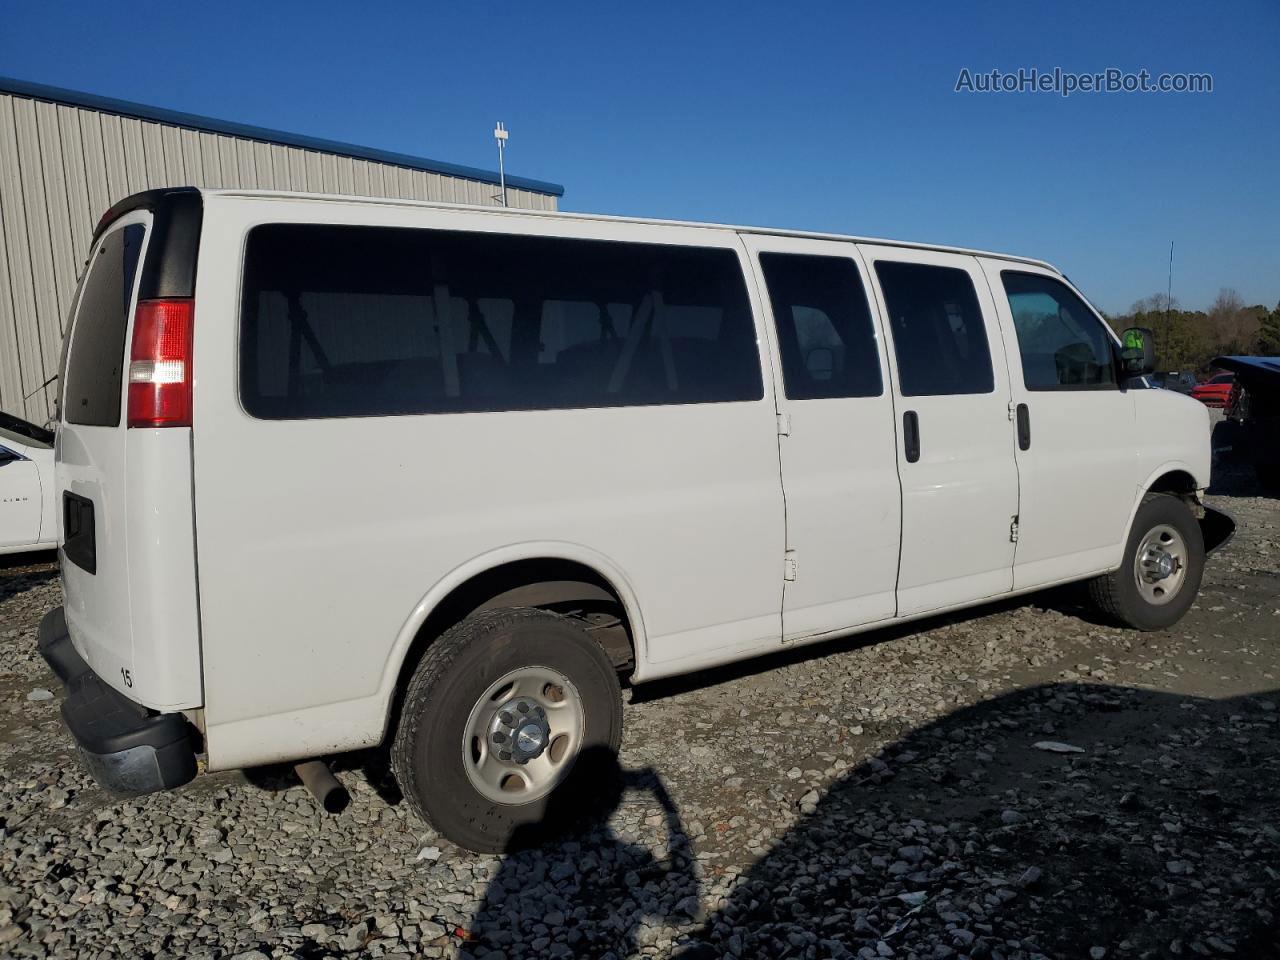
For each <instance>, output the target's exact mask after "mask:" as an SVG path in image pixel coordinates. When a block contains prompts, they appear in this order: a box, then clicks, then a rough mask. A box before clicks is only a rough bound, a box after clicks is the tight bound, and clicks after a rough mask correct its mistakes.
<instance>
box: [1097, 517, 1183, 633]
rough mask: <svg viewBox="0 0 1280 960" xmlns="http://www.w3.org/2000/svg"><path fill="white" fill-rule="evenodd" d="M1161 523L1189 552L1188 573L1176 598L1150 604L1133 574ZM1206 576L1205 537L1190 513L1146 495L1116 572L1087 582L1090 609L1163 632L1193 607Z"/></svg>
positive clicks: (1139, 626) (1144, 627)
mask: <svg viewBox="0 0 1280 960" xmlns="http://www.w3.org/2000/svg"><path fill="white" fill-rule="evenodd" d="M1161 525H1167V526H1170V527H1173V528H1174V530H1176V531H1177V532H1178V534H1179V535H1180V536H1181V537H1182V539H1183V542H1184V543H1185V544H1186V548H1187V560H1186V570H1185V574H1184V576H1183V580H1182V583H1181V586H1179V588H1178V592H1177V594H1176V595H1175V596H1174V597H1173V598H1172V599H1170V600H1168V601H1167V602H1165V603H1161V604H1156V603H1152V602H1149V601H1148V600H1147V599H1146V598H1145V597H1144V596H1143V595H1142V592H1141V591H1140V590H1139V589H1138V583H1137V578H1136V577H1135V575H1134V566H1135V562H1136V554H1137V552H1138V548H1139V546H1140V545H1141V544H1142V541H1143V539H1144V538H1145V537H1146V536H1147V534H1148V533H1150V532H1151V531H1152V530H1154V529H1155V528H1156V527H1158V526H1161ZM1203 576H1204V537H1203V535H1202V534H1201V532H1200V524H1199V523H1198V522H1197V521H1196V518H1195V517H1194V516H1193V515H1192V513H1191V509H1190V508H1189V507H1188V506H1187V505H1186V503H1184V502H1183V501H1182V500H1180V499H1178V498H1177V497H1173V496H1169V495H1168V494H1163V493H1149V494H1147V495H1146V497H1144V498H1143V500H1142V503H1141V504H1140V505H1139V506H1138V512H1137V515H1136V516H1134V518H1133V528H1132V529H1131V530H1130V531H1129V540H1128V542H1127V543H1126V544H1125V548H1124V559H1123V560H1122V561H1121V563H1120V569H1118V570H1115V571H1113V572H1112V573H1108V574H1104V575H1103V576H1101V577H1097V578H1095V579H1094V580H1091V581H1090V582H1089V595H1090V597H1091V598H1092V600H1093V603H1094V605H1095V606H1096V607H1097V608H1098V609H1099V610H1100V611H1101V612H1102V613H1103V614H1104V615H1105V616H1107V617H1109V618H1111V619H1112V620H1116V621H1118V622H1120V623H1122V624H1124V625H1125V626H1129V627H1133V628H1134V629H1136V630H1164V629H1166V628H1168V627H1171V626H1173V625H1174V624H1175V623H1177V622H1178V621H1179V620H1181V619H1182V617H1183V615H1184V614H1185V613H1186V612H1187V610H1189V609H1190V608H1191V604H1193V603H1194V602H1195V599H1196V594H1197V593H1198V592H1199V590H1200V580H1201V578H1202V577H1203Z"/></svg>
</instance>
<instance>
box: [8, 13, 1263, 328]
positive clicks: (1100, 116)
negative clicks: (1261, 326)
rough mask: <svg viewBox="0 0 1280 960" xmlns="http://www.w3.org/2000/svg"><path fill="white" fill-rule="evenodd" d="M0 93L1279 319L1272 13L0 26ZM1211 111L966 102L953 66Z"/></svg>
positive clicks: (270, 19)
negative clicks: (476, 170) (1027, 267)
mask: <svg viewBox="0 0 1280 960" xmlns="http://www.w3.org/2000/svg"><path fill="white" fill-rule="evenodd" d="M0 14H2V15H3V22H4V24H5V29H4V30H3V31H0V74H5V75H9V76H14V77H18V78H21V79H25V80H32V81H36V82H42V83H49V84H53V85H57V86H64V87H70V88H73V89H78V90H84V91H88V92H91V93H97V94H102V95H105V96H113V97H120V98H123V99H129V100H138V101H142V102H144V103H149V104H154V105H157V106H163V107H169V108H172V109H177V110H184V111H188V112H192V113H201V114H207V115H210V116H214V117H219V118H223V119H228V120H237V121H241V122H244V123H252V124H258V125H262V126H268V127H275V128H279V129H283V130H289V131H293V132H297V133H303V134H310V135H313V136H320V137H329V138H333V139H338V140H346V141H351V142H356V143H362V144H367V145H370V146H375V147H381V148H384V149H390V150H399V151H404V152H409V153H416V154H421V155H424V156H428V157H433V158H436V159H441V160H449V161H453V162H457V163H465V164H471V165H476V166H483V167H486V168H492V167H494V166H496V157H495V153H494V147H493V140H492V135H491V131H492V128H493V122H494V121H495V120H498V119H501V120H503V121H504V122H505V123H506V125H507V127H508V128H509V129H510V130H511V141H510V150H509V153H508V158H509V163H508V166H509V169H510V170H511V171H512V172H514V173H518V174H522V175H525V176H530V177H537V178H541V179H547V180H553V181H556V182H559V183H563V184H565V186H566V188H567V192H566V195H565V197H564V200H563V208H564V209H570V210H589V211H598V212H607V213H620V214H635V215H641V216H658V217H673V218H678V219H692V220H719V221H730V222H736V223H752V224H766V225H774V226H787V227H801V228H809V229H818V230H832V231H839V232H847V233H857V234H865V235H871V236H887V237H896V238H903V239H912V240H925V241H934V242H940V243H951V244H959V245H965V246H976V247H982V248H986V249H995V250H1008V251H1012V252H1017V253H1024V254H1028V255H1031V256H1037V257H1042V258H1044V259H1047V260H1051V261H1053V262H1054V263H1056V264H1057V265H1059V266H1060V267H1062V268H1063V269H1064V270H1065V271H1066V272H1067V273H1068V275H1070V276H1071V277H1072V279H1073V280H1075V281H1076V282H1077V283H1078V284H1079V285H1080V286H1081V287H1082V288H1083V289H1084V290H1085V292H1086V293H1088V294H1089V295H1090V297H1091V299H1093V300H1094V302H1095V303H1097V304H1098V305H1099V306H1100V307H1102V308H1103V309H1104V310H1109V311H1117V310H1124V309H1126V308H1127V307H1128V306H1129V305H1130V304H1131V303H1132V302H1133V301H1134V300H1135V299H1137V298H1139V297H1142V296H1147V295H1149V294H1151V293H1155V292H1158V291H1163V290H1164V287H1165V273H1166V269H1167V262H1168V252H1169V242H1170V241H1171V240H1172V241H1174V243H1175V259H1174V278H1173V280H1174V296H1175V297H1177V298H1178V299H1179V300H1180V301H1181V302H1182V303H1183V304H1184V305H1186V306H1189V307H1203V306H1206V305H1207V304H1208V303H1209V302H1210V301H1211V300H1212V299H1213V297H1214V296H1215V295H1216V294H1217V292H1218V289H1219V288H1220V287H1234V288H1235V289H1236V290H1238V291H1239V293H1240V294H1241V296H1242V297H1243V298H1244V299H1245V301H1246V302H1247V303H1255V302H1262V303H1266V304H1268V305H1274V304H1275V303H1276V302H1277V301H1278V300H1280V182H1278V181H1277V171H1280V60H1278V59H1277V55H1276V49H1277V41H1278V40H1280V4H1277V3H1276V2H1275V0H1245V2H1239V3H1223V4H1208V3H1203V2H1195V3H1192V2H1181V0H1179V2H1161V3H1124V4H1116V3H1093V2H1084V3H1071V4H1048V3H1043V4H1041V3H1031V2H1026V0H1022V2H1017V3H1012V2H1011V3H1003V2H997V3H988V4H954V3H941V2H939V3H901V4H897V5H889V4H884V3H881V2H877V3H867V4H862V3H852V2H843V3H810V2H803V0H792V2H777V3H769V4H762V3H754V2H745V0H739V2H734V3H691V2H685V3H665V2H655V0H646V2H643V3H630V4H621V3H611V2H595V3H585V2H583V3H579V2H545V0H544V2H541V3H532V2H523V3H516V2H509V0H494V2H492V3H489V4H474V3H454V4H447V5H445V4H439V3H428V2H416V3H403V4H385V5H378V4H354V3H343V4H336V3H335V4H326V3H320V2H317V3H300V2H292V0H272V2H257V3H253V4H239V3H226V4H220V5H200V6H195V5H192V6H190V7H184V6H183V5H181V4H177V3H173V2H168V3H150V2H131V3H117V4H110V5H108V4H92V5H90V4H79V3H65V2H59V3H43V4H42V3H29V2H25V0H23V2H15V0H0ZM1055 66H1057V67H1061V68H1062V69H1063V70H1068V71H1075V72H1078V73H1084V72H1093V71H1097V70H1102V69H1105V68H1107V67H1112V66H1114V67H1120V68H1122V69H1125V70H1133V71H1137V70H1140V69H1144V68H1145V69H1147V70H1149V71H1150V72H1151V73H1152V74H1153V75H1154V74H1158V73H1161V72H1166V71H1167V72H1176V71H1185V72H1206V73H1210V74H1212V75H1213V81H1214V91H1213V93H1211V94H1202V95H1192V94H1173V93H1167V94H1137V93H1135V94H1083V93H1078V94H1076V95H1074V96H1072V97H1070V98H1067V99H1063V98H1061V97H1059V96H1057V95H1056V94H1047V93H1038V94H972V93H969V94H962V93H956V92H954V87H955V84H956V79H957V77H958V75H959V73H960V70H961V69H962V68H965V67H968V68H969V69H970V70H972V71H975V72H977V71H989V70H991V69H993V68H994V69H999V70H1003V71H1009V72H1012V71H1016V70H1017V69H1018V68H1019V67H1027V68H1030V67H1037V68H1040V69H1042V70H1043V69H1052V68H1053V67H1055Z"/></svg>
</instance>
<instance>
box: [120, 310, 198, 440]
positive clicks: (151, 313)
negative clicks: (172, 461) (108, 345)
mask: <svg viewBox="0 0 1280 960" xmlns="http://www.w3.org/2000/svg"><path fill="white" fill-rule="evenodd" d="M194 315H195V301H194V300H192V299H191V298H190V297H174V298H171V299H166V300H141V301H139V302H138V310H137V313H135V314H134V317H133V343H132V344H131V345H130V347H129V417H128V422H129V426H131V427H189V426H191V326H192V320H193V319H194Z"/></svg>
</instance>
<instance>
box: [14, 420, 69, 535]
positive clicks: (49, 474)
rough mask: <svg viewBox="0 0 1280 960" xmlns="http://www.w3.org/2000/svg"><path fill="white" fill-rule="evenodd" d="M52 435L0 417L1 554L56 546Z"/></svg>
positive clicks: (17, 421)
mask: <svg viewBox="0 0 1280 960" xmlns="http://www.w3.org/2000/svg"><path fill="white" fill-rule="evenodd" d="M57 503H58V497H57V494H56V493H55V492H54V486H53V432H52V431H50V430H45V429H44V428H42V427H37V426H36V425H35V424H34V423H28V422H27V421H26V420H21V419H19V418H17V417H14V416H11V415H9V414H7V413H0V553H24V552H27V551H33V550H52V549H53V548H54V547H56V546H57V545H58V526H57V519H56V516H55V512H56V507H57Z"/></svg>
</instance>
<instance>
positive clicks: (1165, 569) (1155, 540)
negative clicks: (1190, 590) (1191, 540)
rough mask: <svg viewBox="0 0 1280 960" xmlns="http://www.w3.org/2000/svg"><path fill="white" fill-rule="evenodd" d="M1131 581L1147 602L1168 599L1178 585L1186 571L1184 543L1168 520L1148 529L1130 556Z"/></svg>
mask: <svg viewBox="0 0 1280 960" xmlns="http://www.w3.org/2000/svg"><path fill="white" fill-rule="evenodd" d="M1133 573H1134V581H1135V582H1136V583H1137V585H1138V592H1139V593H1140V594H1142V598H1143V599H1144V600H1146V601H1147V602H1148V603H1152V604H1156V605H1160V604H1165V603H1168V602H1169V601H1170V600H1172V599H1173V598H1174V597H1176V596H1177V595H1178V592H1179V591H1180V590H1181V589H1182V584H1183V581H1184V580H1186V574H1187V545H1186V542H1185V541H1184V540H1183V539H1182V534H1180V533H1178V531H1177V530H1175V529H1174V528H1173V527H1171V526H1169V525H1168V524H1163V523H1162V524H1160V526H1158V527H1155V528H1153V529H1152V530H1150V531H1148V533H1147V535H1146V536H1145V537H1143V538H1142V542H1141V543H1140V544H1139V545H1138V552H1137V554H1136V555H1135V556H1134V570H1133Z"/></svg>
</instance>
